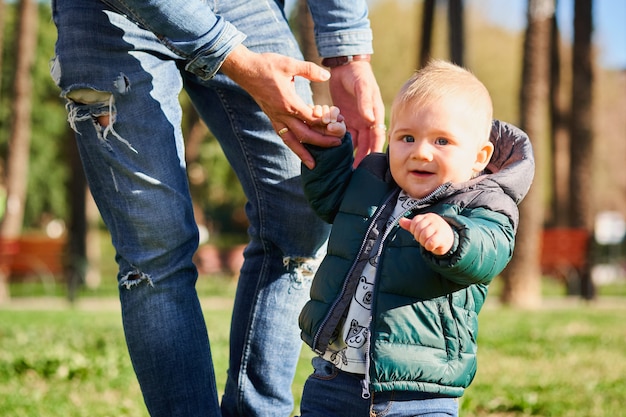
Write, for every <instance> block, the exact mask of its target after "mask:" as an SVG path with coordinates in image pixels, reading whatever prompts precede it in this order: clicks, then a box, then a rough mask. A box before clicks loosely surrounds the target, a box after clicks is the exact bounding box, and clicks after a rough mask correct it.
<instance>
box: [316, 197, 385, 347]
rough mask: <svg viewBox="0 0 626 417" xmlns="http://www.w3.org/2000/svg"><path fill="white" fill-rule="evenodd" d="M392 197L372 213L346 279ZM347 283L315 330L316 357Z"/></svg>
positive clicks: (345, 283)
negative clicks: (323, 333)
mask: <svg viewBox="0 0 626 417" xmlns="http://www.w3.org/2000/svg"><path fill="white" fill-rule="evenodd" d="M393 195H394V192H392V193H391V194H390V195H389V197H387V199H386V200H385V202H384V203H383V204H382V205H381V206H380V207H379V208H378V210H376V213H374V215H373V216H372V220H371V221H370V224H369V226H368V228H367V232H366V233H365V237H364V238H363V241H361V247H360V248H359V251H358V252H357V255H356V257H355V258H354V261H353V263H352V266H350V269H349V270H348V273H347V274H346V277H350V276H351V275H352V272H354V268H356V264H357V263H358V260H359V258H360V256H361V253H363V249H364V247H365V244H366V243H367V236H369V234H370V232H371V230H372V228H373V227H374V225H375V224H376V220H377V219H378V217H380V214H381V213H382V212H383V210H384V209H385V207H387V204H388V203H389V200H390V199H391V197H392V196H393ZM348 281H349V280H348V279H346V280H344V282H343V285H342V287H341V292H340V293H339V296H338V297H337V298H335V301H333V304H332V306H331V307H330V309H329V310H328V313H326V317H324V320H323V321H322V324H320V326H319V327H318V328H317V332H315V336H314V337H313V350H315V353H317V354H318V355H323V354H324V352H325V350H326V346H318V344H319V338H320V334H321V332H322V330H323V329H324V327H326V324H327V323H328V320H330V317H331V316H332V312H333V311H334V310H335V309H336V308H337V305H338V304H339V303H340V301H341V300H342V299H343V296H344V294H345V292H346V288H347V286H348Z"/></svg>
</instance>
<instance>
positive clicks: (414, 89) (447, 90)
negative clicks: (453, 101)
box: [391, 60, 493, 140]
mask: <svg viewBox="0 0 626 417" xmlns="http://www.w3.org/2000/svg"><path fill="white" fill-rule="evenodd" d="M451 96H452V97H456V98H458V99H459V100H464V101H465V103H466V105H467V111H468V112H472V113H475V115H476V123H477V127H479V128H480V129H483V128H484V132H485V139H486V140H487V139H489V133H490V132H491V123H492V119H493V104H492V101H491V96H490V95H489V91H488V90H487V88H486V87H485V86H484V84H483V83H482V82H481V81H480V80H479V79H478V78H476V76H475V75H474V74H472V73H471V72H470V71H469V70H467V69H465V68H463V67H460V66H458V65H455V64H452V63H450V62H447V61H443V60H431V61H429V62H428V64H427V65H426V66H425V67H423V68H422V69H420V70H418V71H416V72H415V73H414V74H413V76H412V77H411V78H409V80H407V81H406V82H405V83H404V85H403V86H402V87H401V88H400V91H399V92H398V94H397V95H396V98H395V99H394V101H393V104H392V108H391V118H392V119H393V115H394V113H396V109H397V107H398V106H403V107H404V106H408V105H410V106H416V105H417V106H419V105H427V104H429V103H432V102H435V101H438V100H440V99H442V98H444V97H451ZM392 122H393V120H392Z"/></svg>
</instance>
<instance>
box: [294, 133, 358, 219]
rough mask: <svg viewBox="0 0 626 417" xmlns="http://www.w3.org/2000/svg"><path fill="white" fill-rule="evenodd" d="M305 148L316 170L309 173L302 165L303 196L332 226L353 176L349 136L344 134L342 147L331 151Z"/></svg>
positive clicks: (310, 146) (311, 146)
mask: <svg viewBox="0 0 626 417" xmlns="http://www.w3.org/2000/svg"><path fill="white" fill-rule="evenodd" d="M305 146H306V148H307V149H308V151H309V152H311V155H312V156H313V158H314V159H315V167H314V168H313V169H312V170H311V169H309V168H307V167H306V165H304V164H302V184H303V187H304V195H305V196H306V198H307V200H308V201H309V204H310V205H311V207H312V208H313V210H314V211H315V212H316V213H317V215H318V216H319V217H320V218H321V219H322V220H324V221H325V222H327V223H332V222H333V221H334V219H335V215H336V214H337V211H338V210H339V206H340V205H341V201H342V200H343V196H344V193H345V191H346V188H347V186H348V183H349V181H350V178H351V177H352V172H353V171H352V164H353V163H354V156H353V147H352V137H351V136H350V133H346V135H345V136H344V138H343V140H342V142H341V145H339V146H337V147H333V148H322V147H319V146H314V145H305Z"/></svg>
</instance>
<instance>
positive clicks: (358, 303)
mask: <svg viewBox="0 0 626 417" xmlns="http://www.w3.org/2000/svg"><path fill="white" fill-rule="evenodd" d="M414 202H415V200H414V199H412V198H411V197H409V196H408V195H407V194H406V193H404V191H402V192H401V193H400V195H399V196H398V200H397V202H396V206H395V208H394V210H393V213H392V214H391V217H390V219H389V221H388V222H387V226H389V225H390V224H391V223H392V222H393V220H394V219H396V218H397V217H400V216H402V215H404V213H405V212H406V211H407V210H408V208H409V207H410V206H411V205H412V203H414ZM383 234H384V233H381V236H382V235H383ZM379 244H380V242H377V243H376V245H375V247H374V248H373V249H372V252H371V253H372V254H373V256H372V258H370V259H369V262H368V263H367V265H366V266H365V268H363V273H362V275H361V278H360V279H359V284H358V285H357V287H356V290H355V293H354V296H353V297H352V301H351V302H350V306H349V308H348V315H347V316H346V319H345V321H344V322H343V325H342V329H341V337H339V338H336V339H334V340H331V343H330V344H329V345H328V348H327V349H326V352H325V353H324V355H323V358H324V359H326V360H327V361H329V362H331V363H333V364H334V365H335V366H336V367H337V368H339V369H341V370H342V371H345V372H350V373H354V374H365V373H366V372H367V370H366V363H367V362H366V355H367V348H368V346H367V345H368V343H369V323H370V319H371V314H372V299H373V290H374V280H375V278H376V267H377V261H378V258H377V256H376V253H377V247H378V245H379Z"/></svg>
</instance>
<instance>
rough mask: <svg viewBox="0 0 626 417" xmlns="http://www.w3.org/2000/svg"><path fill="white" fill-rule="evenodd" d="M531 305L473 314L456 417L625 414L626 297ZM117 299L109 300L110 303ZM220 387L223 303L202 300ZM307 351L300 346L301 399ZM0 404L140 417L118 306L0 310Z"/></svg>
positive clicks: (15, 410) (17, 411)
mask: <svg viewBox="0 0 626 417" xmlns="http://www.w3.org/2000/svg"><path fill="white" fill-rule="evenodd" d="M624 304H625V305H622V304H621V303H613V304H612V305H610V306H604V305H602V304H601V303H598V304H597V305H593V304H591V305H585V304H574V305H571V304H569V305H567V304H566V305H563V306H558V307H554V308H544V309H540V310H537V311H519V310H514V309H508V308H502V307H497V306H488V307H486V308H485V311H484V312H483V313H481V316H480V326H481V328H480V335H479V365H478V373H477V375H476V378H475V380H474V382H473V384H472V386H471V387H470V388H469V389H468V391H467V393H466V395H465V396H464V397H463V398H462V400H461V402H460V404H461V415H462V416H464V417H486V416H500V417H504V416H506V417H521V416H546V417H548V416H551V417H605V416H619V415H624V413H623V411H622V408H623V406H622V403H623V398H624V392H626V324H625V323H624V319H623V318H624V314H625V313H626V303H624ZM112 305H115V303H112ZM203 307H204V308H205V317H206V320H207V326H208V328H209V332H210V338H211V346H212V352H213V359H214V363H215V371H216V376H217V382H218V389H219V390H220V393H221V392H223V388H224V383H225V379H226V366H227V362H228V331H229V323H230V310H231V303H230V300H229V299H228V298H225V297H216V298H203ZM311 357H312V353H311V352H310V351H309V350H308V349H303V352H302V356H301V360H300V363H299V366H298V369H297V374H296V380H295V382H294V385H293V392H294V396H295V398H296V401H297V402H299V398H300V393H301V391H302V386H303V384H304V381H305V380H306V377H307V376H308V374H309V370H310V363H309V361H310V358H311ZM0 409H2V410H3V413H2V414H3V415H7V416H28V417H30V416H32V417H57V416H58V417H61V416H63V417H79V416H80V417H82V416H86V415H88V416H90V417H105V416H128V417H147V412H146V411H145V407H144V405H143V402H142V399H141V393H140V391H139V387H138V385H137V382H136V380H135V376H134V374H133V371H132V368H131V365H130V359H129V357H128V352H127V351H126V345H125V343H124V337H123V334H122V328H121V323H120V317H119V311H117V310H116V309H115V308H109V309H103V310H102V311H92V310H89V311H85V310H81V309H78V308H69V307H68V308H65V309H60V310H59V309H53V310H46V306H45V305H43V304H42V305H35V307H34V308H32V307H31V308H30V309H23V308H22V309H17V308H13V309H11V308H3V309H0Z"/></svg>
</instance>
